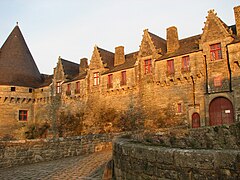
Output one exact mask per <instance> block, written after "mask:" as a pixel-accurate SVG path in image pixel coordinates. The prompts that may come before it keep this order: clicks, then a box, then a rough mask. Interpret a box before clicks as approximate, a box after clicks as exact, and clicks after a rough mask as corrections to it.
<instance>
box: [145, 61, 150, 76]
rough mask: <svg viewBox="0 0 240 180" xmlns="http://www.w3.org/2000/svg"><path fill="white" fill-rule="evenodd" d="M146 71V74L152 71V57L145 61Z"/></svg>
mask: <svg viewBox="0 0 240 180" xmlns="http://www.w3.org/2000/svg"><path fill="white" fill-rule="evenodd" d="M144 73H145V74H149V73H152V60H151V59H148V60H145V61H144Z"/></svg>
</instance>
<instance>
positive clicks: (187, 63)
mask: <svg viewBox="0 0 240 180" xmlns="http://www.w3.org/2000/svg"><path fill="white" fill-rule="evenodd" d="M189 67H190V58H189V56H184V57H182V70H183V71H189Z"/></svg>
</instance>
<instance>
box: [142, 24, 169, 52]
mask: <svg viewBox="0 0 240 180" xmlns="http://www.w3.org/2000/svg"><path fill="white" fill-rule="evenodd" d="M143 32H144V34H143V38H142V41H141V45H140V51H139V56H140V57H146V56H159V54H160V55H163V54H165V53H166V48H167V47H166V40H165V39H162V38H160V37H158V36H157V35H155V34H153V33H150V32H149V31H148V29H145V30H144V31H143Z"/></svg>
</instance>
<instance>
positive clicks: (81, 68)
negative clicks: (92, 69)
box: [79, 58, 88, 73]
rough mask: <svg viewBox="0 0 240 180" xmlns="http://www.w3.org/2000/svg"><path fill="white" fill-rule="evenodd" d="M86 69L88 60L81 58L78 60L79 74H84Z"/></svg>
mask: <svg viewBox="0 0 240 180" xmlns="http://www.w3.org/2000/svg"><path fill="white" fill-rule="evenodd" d="M87 68H88V59H87V58H82V59H80V66H79V73H82V72H85V71H86V70H87Z"/></svg>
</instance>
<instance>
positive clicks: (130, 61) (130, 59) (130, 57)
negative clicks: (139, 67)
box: [103, 51, 138, 74]
mask: <svg viewBox="0 0 240 180" xmlns="http://www.w3.org/2000/svg"><path fill="white" fill-rule="evenodd" d="M137 55H138V51H137V52H133V53H130V54H126V55H125V63H123V64H120V65H118V66H115V67H113V68H112V69H110V70H108V71H106V72H104V73H103V74H108V73H112V72H116V71H121V70H124V69H129V68H133V67H134V65H135V63H136V60H137Z"/></svg>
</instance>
